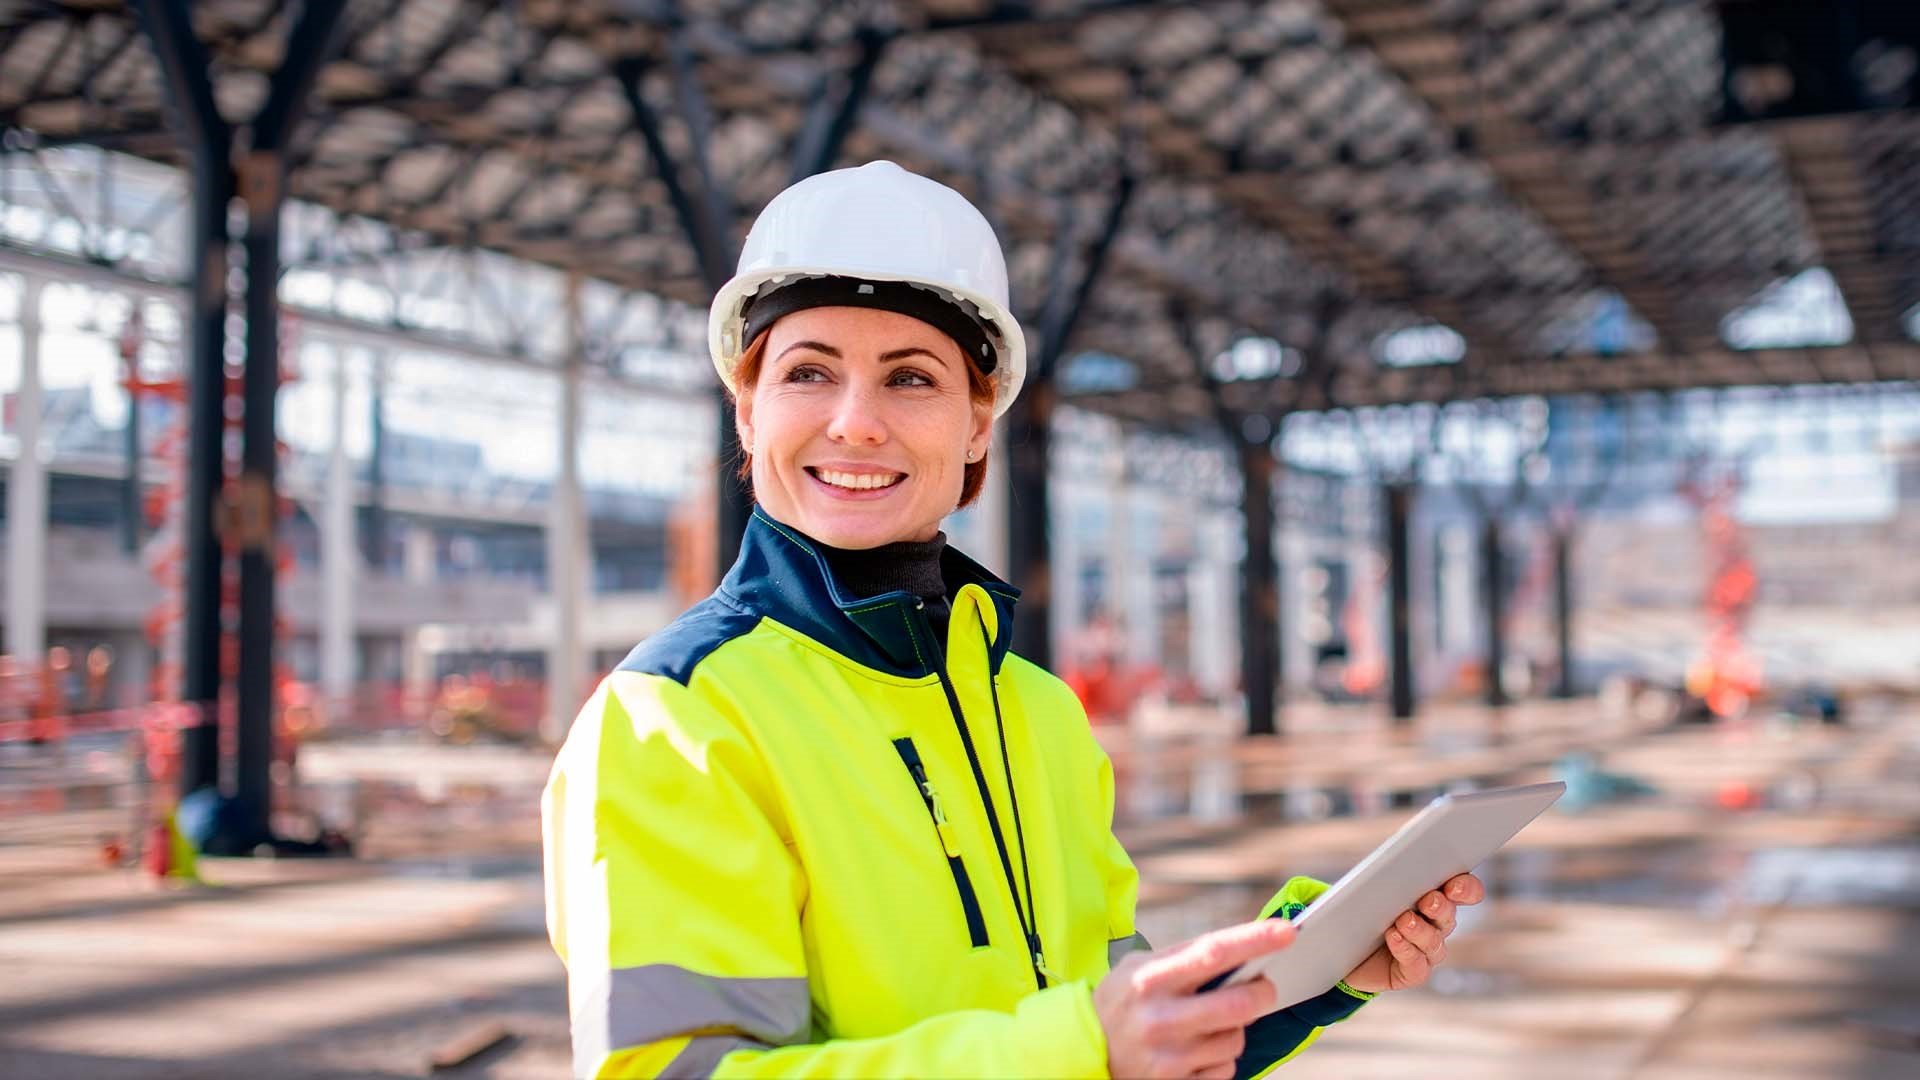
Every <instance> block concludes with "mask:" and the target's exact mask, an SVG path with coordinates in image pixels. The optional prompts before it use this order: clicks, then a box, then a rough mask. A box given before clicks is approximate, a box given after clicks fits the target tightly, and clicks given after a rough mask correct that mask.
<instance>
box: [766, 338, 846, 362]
mask: <svg viewBox="0 0 1920 1080" xmlns="http://www.w3.org/2000/svg"><path fill="white" fill-rule="evenodd" d="M795 349H811V350H812V351H814V352H817V353H826V354H827V355H828V356H831V357H833V358H834V359H835V360H839V359H842V357H841V356H840V350H839V349H836V348H834V347H833V346H831V345H823V344H821V343H820V342H818V341H796V342H794V343H793V344H791V345H789V346H787V347H786V348H784V349H781V350H780V355H781V356H782V357H784V356H786V355H787V354H788V353H790V352H792V351H793V350H795Z"/></svg>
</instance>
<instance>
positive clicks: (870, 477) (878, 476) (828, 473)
mask: <svg viewBox="0 0 1920 1080" xmlns="http://www.w3.org/2000/svg"><path fill="white" fill-rule="evenodd" d="M814 475H815V476H818V477H819V478H820V479H822V480H824V481H826V482H827V483H829V484H832V485H833V486H834V487H843V488H852V489H854V490H856V491H865V490H867V489H870V488H883V487H892V486H893V485H895V484H897V483H899V482H900V478H901V477H902V476H904V475H905V474H904V473H847V472H834V471H833V470H831V469H816V470H815V471H814Z"/></svg>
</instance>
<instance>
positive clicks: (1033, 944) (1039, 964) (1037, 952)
mask: <svg viewBox="0 0 1920 1080" xmlns="http://www.w3.org/2000/svg"><path fill="white" fill-rule="evenodd" d="M1027 949H1028V951H1030V952H1032V953H1033V970H1035V971H1037V972H1039V973H1040V974H1042V975H1044V976H1046V978H1047V981H1048V982H1052V983H1063V982H1066V981H1067V980H1065V979H1063V978H1061V977H1060V973H1059V972H1057V971H1055V970H1053V969H1052V968H1050V967H1048V966H1047V954H1046V950H1045V949H1044V948H1043V947H1042V946H1041V944H1040V935H1039V934H1028V935H1027Z"/></svg>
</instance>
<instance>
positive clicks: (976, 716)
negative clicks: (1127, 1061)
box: [543, 511, 1358, 1077]
mask: <svg viewBox="0 0 1920 1080" xmlns="http://www.w3.org/2000/svg"><path fill="white" fill-rule="evenodd" d="M943 572H944V574H945V576H946V580H947V583H948V585H949V588H953V587H955V586H958V591H957V593H955V594H954V596H953V604H952V612H951V616H950V618H949V621H948V627H947V633H946V647H945V648H944V650H943V649H942V648H941V647H940V644H939V642H938V639H937V637H936V635H935V634H933V633H932V628H931V627H930V626H929V625H928V622H927V619H926V615H925V611H924V609H923V608H922V607H921V605H920V602H919V601H918V600H917V599H916V598H915V597H913V596H911V595H909V594H907V593H892V594H887V595H883V596H877V597H869V598H856V597H852V596H848V595H845V594H844V593H843V591H842V590H841V589H840V588H839V587H838V586H837V585H836V584H835V583H834V581H833V578H832V575H831V574H830V573H829V571H828V569H827V566H826V564H825V562H824V561H823V560H822V559H821V558H820V557H819V556H818V555H817V554H816V552H815V550H814V546H813V543H812V541H810V540H808V539H807V538H806V537H804V536H802V535H800V534H798V533H796V532H794V531H792V530H790V529H788V528H786V527H785V526H783V525H780V524H779V523H777V522H775V521H773V520H772V519H770V518H768V517H766V516H765V515H764V513H763V512H759V511H756V512H755V514H754V517H753V519H752V522H751V524H750V526H749V528H748V530H747V534H746V536H745V539H744V541H743V546H742V551H741V554H740V559H739V562H738V563H737V564H736V565H735V566H734V567H733V569H732V571H731V572H730V573H729V574H728V576H727V578H726V580H725V581H724V582H723V583H722V584H721V586H720V588H719V589H718V590H716V591H715V593H714V594H713V595H712V596H711V597H709V598H708V599H707V600H705V601H703V602H702V603H700V604H699V605H698V606H696V607H694V608H693V609H692V610H690V611H688V612H687V613H686V614H685V615H683V616H681V617H680V618H679V619H678V620H677V621H675V622H674V623H673V624H672V625H670V626H669V627H667V628H666V629H664V630H662V631H661V632H659V633H658V634H655V635H654V636H653V637H651V638H649V639H647V641H645V642H644V643H642V644H641V645H640V646H639V647H638V648H636V649H635V650H634V652H633V653H632V654H631V655H630V656H629V657H628V658H627V660H626V661H625V662H623V663H622V664H621V665H620V667H619V669H618V670H616V671H614V672H613V673H612V674H611V675H609V676H608V677H607V678H606V679H605V681H604V682H603V683H602V684H601V685H600V687H599V689H598V691H597V692H596V693H595V695H594V696H593V698H592V699H591V700H590V701H589V702H588V703H587V705H586V707H585V708H584V709H583V710H582V712H581V714H580V717H579V719H578V720H577V721H576V722H575V724H574V727H573V730H572V731H571V733H570V734H569V735H568V737H567V741H566V745H565V747H564V748H563V749H562V750H561V752H560V756H559V759H558V760H557V761H556V763H555V765H554V769H553V775H552V778H551V780H550V781H549V783H548V785H547V789H546V792H545V795H544V798H543V817H544V825H545V848H546V883H547V920H548V930H549V933H550V935H551V937H552V940H553V944H554V947H555V948H556V949H557V950H558V951H559V953H560V957H561V959H562V960H563V961H564V962H565V964H566V966H567V973H568V998H569V1003H570V1011H571V1016H572V1034H573V1051H574V1068H575V1072H576V1073H577V1074H579V1075H581V1076H592V1077H602V1076H653V1075H673V1076H694V1075H702V1076H704V1075H708V1074H714V1075H728V1076H734V1075H738V1076H749V1075H753V1076H759V1075H767V1076H771V1075H782V1076H832V1077H851V1076H919V1077H967V1076H1022V1077H1037V1076H1104V1075H1106V1044H1105V1038H1104V1036H1103V1034H1102V1032H1101V1028H1100V1024H1099V1020H1098V1018H1097V1017H1096V1015H1095V1013H1094V1010H1093V1003H1092V998H1091V993H1090V988H1091V987H1092V985H1093V984H1094V983H1096V982H1097V981H1098V980H1099V979H1100V977H1101V976H1102V975H1104V974H1105V973H1106V971H1107V970H1108V968H1109V966H1110V965H1111V963H1112V962H1113V961H1114V960H1115V959H1117V958H1118V956H1120V955H1121V954H1123V953H1124V952H1125V951H1127V950H1129V949H1132V948H1136V947H1143V946H1144V943H1143V942H1142V941H1141V939H1140V938H1139V935H1138V934H1137V933H1136V932H1135V928H1134V922H1133V918H1134V900H1135V894H1136V888H1137V876H1136V874H1135V871H1134V868H1133V864H1132V863H1131V861H1130V860H1129V859H1128V858H1127V855H1126V853H1125V852H1124V851H1123V850H1121V848H1120V845H1119V843H1118V842H1117V841H1116V840H1115V839H1114V836H1113V833H1112V830H1111V818H1112V812H1113V773H1112V768H1111V766H1110V764H1109V763H1108V761H1107V758H1106V755H1105V754H1104V753H1103V752H1102V751H1101V750H1100V748H1099V746H1098V744H1097V743H1096V742H1095V741H1094V739H1093V737H1092V734H1091V732H1090V730H1089V728H1088V725H1087V721H1086V718H1085V716H1084V714H1083V713H1082V711H1081V708H1080V706H1079V703H1078V702H1077V701H1076V700H1075V698H1074V696H1073V694H1072V693H1071V692H1070V691H1069V690H1068V689H1067V688H1066V686H1065V685H1064V684H1062V683H1061V682H1060V681H1059V680H1057V679H1055V678H1053V677H1052V676H1050V675H1048V674H1047V673H1046V672H1044V671H1042V670H1040V669H1039V668H1038V667H1035V666H1034V665H1032V664H1031V663H1028V662H1027V661H1025V660H1022V659H1021V658H1019V657H1018V656H1014V655H1012V654H1010V653H1009V652H1008V649H1007V639H1008V634H1007V630H1008V628H1009V627H1010V626H1011V619H1012V613H1013V603H1014V599H1015V597H1016V596H1017V595H1018V594H1017V591H1016V590H1015V589H1013V588H1012V587H1011V586H1008V585H1006V584H1005V583H1003V582H1000V581H998V580H996V579H994V578H993V577H992V575H990V574H988V573H987V572H986V571H984V570H983V569H981V568H980V567H979V566H978V565H976V564H974V563H973V562H972V561H971V560H968V559H966V558H965V557H964V556H962V555H960V554H959V553H958V552H955V551H952V550H951V549H949V551H948V553H947V555H946V557H945V562H944V564H943ZM1317 885H1318V883H1308V884H1307V885H1306V886H1304V887H1305V888H1307V889H1308V891H1309V892H1310V891H1311V890H1312V888H1313V887H1316V886H1317ZM1297 891H1298V890H1297V889H1296V892H1297ZM1302 895H1303V896H1304V894H1302ZM1285 899H1286V895H1285V894H1284V893H1283V896H1282V897H1276V901H1275V903H1274V904H1270V905H1269V909H1270V910H1272V909H1277V908H1278V907H1280V905H1281V904H1282V902H1283V901H1284V900H1285ZM1305 899H1311V896H1305ZM1296 901H1297V902H1296V908H1297V903H1298V902H1304V900H1300V899H1298V898H1296ZM1278 913H1281V914H1286V913H1287V912H1284V911H1281V912H1278ZM1357 1004H1358V1000H1357V999H1356V997H1355V996H1350V995H1347V994H1341V993H1339V992H1337V991H1336V992H1333V993H1331V994H1330V995H1329V997H1328V998H1327V999H1326V1000H1324V1001H1323V1000H1321V999H1316V1001H1315V1002H1312V1003H1307V1004H1306V1005H1305V1006H1301V1007H1296V1009H1295V1010H1289V1011H1283V1012H1281V1013H1276V1014H1274V1015H1273V1016H1272V1017H1269V1018H1267V1020H1265V1021H1262V1024H1261V1025H1256V1027H1257V1028H1262V1027H1263V1028H1264V1030H1263V1031H1258V1032H1250V1034H1249V1045H1250V1051H1249V1053H1250V1054H1252V1053H1255V1052H1256V1051H1257V1052H1258V1053H1260V1054H1263V1055H1265V1057H1264V1059H1262V1060H1258V1061H1252V1062H1248V1061H1244V1060H1243V1062H1242V1065H1243V1071H1245V1072H1251V1071H1255V1069H1254V1067H1257V1066H1265V1065H1267V1064H1268V1063H1270V1062H1272V1061H1273V1060H1274V1059H1275V1058H1278V1057H1282V1056H1285V1055H1287V1054H1289V1053H1291V1052H1293V1051H1295V1050H1296V1049H1297V1048H1298V1047H1300V1046H1302V1045H1304V1043H1305V1042H1307V1041H1310V1040H1311V1037H1312V1036H1313V1035H1314V1034H1316V1033H1317V1025H1320V1024H1325V1023H1330V1022H1332V1021H1334V1020H1337V1019H1339V1018H1341V1017H1342V1016H1344V1015H1346V1013H1349V1012H1351V1011H1352V1010H1353V1008H1354V1007H1356V1006H1357Z"/></svg>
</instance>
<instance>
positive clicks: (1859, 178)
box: [1768, 117, 1911, 344]
mask: <svg viewBox="0 0 1920 1080" xmlns="http://www.w3.org/2000/svg"><path fill="white" fill-rule="evenodd" d="M1768 127H1769V128H1770V129H1771V131H1772V134H1773V136H1774V139H1775V141H1777V142H1778V143H1779V145H1780V149H1781V152H1782V153H1783V154H1785V155H1786V159H1787V167H1788V169H1789V170H1790V171H1791V172H1792V173H1793V178H1794V182H1795V185H1796V186H1797V187H1798V188H1799V191H1800V196H1801V198H1802V199H1803V200H1804V201H1805V204H1806V214H1807V219H1808V222H1809V224H1811V225H1812V227H1813V233H1814V236H1815V237H1816V238H1817V240H1818V242H1819V245H1820V262H1821V265H1823V266H1825V267H1826V268H1827V269H1828V270H1829V271H1830V272H1831V273H1832V274H1833V279H1834V281H1835V282H1836V283H1837V284H1838V285H1839V286H1840V295H1841V297H1842V298H1843V299H1844V300H1845V301H1846V304H1847V312H1848V314H1849V315H1851V316H1852V317H1853V332H1854V335H1855V336H1856V337H1857V338H1858V339H1860V340H1862V341H1866V342H1871V343H1876V344H1877V343H1882V342H1889V341H1900V340H1903V339H1904V338H1905V337H1906V335H1905V334H1904V333H1903V332H1902V330H1901V327H1900V316H1901V315H1902V314H1903V313H1904V306H1903V305H1901V304H1900V303H1899V302H1898V299H1897V294H1896V291H1895V290H1896V288H1897V285H1896V283H1895V281H1894V280H1893V275H1892V272H1891V269H1890V268H1889V267H1888V266H1886V265H1885V264H1884V263H1882V261H1881V259H1880V258H1879V254H1878V252H1877V251H1876V248H1877V247H1878V239H1877V232H1878V230H1877V229H1876V228H1875V222H1874V218H1875V215H1876V211H1877V209H1878V208H1877V207H1876V206H1875V205H1874V202H1873V196H1872V192H1871V190H1870V188H1869V184H1868V178H1867V175H1866V173H1865V172H1864V171H1863V170H1862V168H1861V164H1860V155H1859V154H1858V152H1857V150H1856V144H1857V143H1858V142H1859V141H1860V140H1859V133H1858V131H1857V128H1856V127H1855V126H1854V125H1852V124H1849V123H1847V122H1845V121H1842V120H1839V119H1835V118H1830V117H1816V118H1811V119H1805V120H1779V121H1774V122H1772V123H1770V124H1769V125H1768ZM1910 296H1911V294H1909V298H1910Z"/></svg>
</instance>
